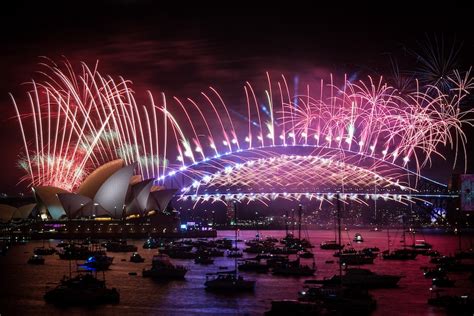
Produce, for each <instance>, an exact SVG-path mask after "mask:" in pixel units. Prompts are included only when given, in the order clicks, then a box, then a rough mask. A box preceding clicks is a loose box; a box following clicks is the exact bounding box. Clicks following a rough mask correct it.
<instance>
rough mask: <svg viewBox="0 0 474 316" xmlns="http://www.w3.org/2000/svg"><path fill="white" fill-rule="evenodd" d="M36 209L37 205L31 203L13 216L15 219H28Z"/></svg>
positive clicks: (19, 209) (18, 209) (21, 207)
mask: <svg viewBox="0 0 474 316" xmlns="http://www.w3.org/2000/svg"><path fill="white" fill-rule="evenodd" d="M35 207H36V203H30V204H26V205H23V206H20V207H19V208H17V210H16V211H15V213H14V214H13V219H27V218H28V217H29V216H30V215H31V212H33V210H34V208H35Z"/></svg>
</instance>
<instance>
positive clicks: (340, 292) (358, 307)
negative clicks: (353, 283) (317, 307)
mask: <svg viewBox="0 0 474 316" xmlns="http://www.w3.org/2000/svg"><path fill="white" fill-rule="evenodd" d="M298 300H299V301H302V302H321V303H322V307H323V308H324V309H325V310H326V311H327V312H329V314H330V315H332V313H334V312H335V313H336V314H337V315H340V314H342V315H346V314H348V315H349V314H352V315H368V314H370V313H371V312H372V311H374V310H375V308H376V306H377V302H376V301H375V299H374V298H373V297H372V296H371V295H370V294H369V293H368V291H367V289H363V288H357V287H344V286H340V285H329V286H326V285H325V286H319V287H310V288H306V289H304V290H303V291H300V292H299V293H298Z"/></svg>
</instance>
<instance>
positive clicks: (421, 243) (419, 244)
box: [411, 239, 433, 250]
mask: <svg viewBox="0 0 474 316" xmlns="http://www.w3.org/2000/svg"><path fill="white" fill-rule="evenodd" d="M411 248H413V249H420V250H430V249H431V248H433V246H432V245H431V244H429V243H427V242H426V241H425V240H424V239H422V240H416V241H415V243H414V244H413V245H411Z"/></svg>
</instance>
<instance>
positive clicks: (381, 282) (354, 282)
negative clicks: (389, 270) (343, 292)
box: [305, 269, 402, 289]
mask: <svg viewBox="0 0 474 316" xmlns="http://www.w3.org/2000/svg"><path fill="white" fill-rule="evenodd" d="M401 278H402V276H399V275H389V274H377V273H375V272H372V271H370V270H369V269H347V270H346V273H345V274H344V275H342V285H344V286H357V287H362V288H371V289H374V288H391V287H396V286H397V284H398V282H399V281H400V279H401ZM305 284H323V285H331V284H334V285H336V284H341V277H339V275H334V276H333V277H331V278H329V279H324V280H306V281H305Z"/></svg>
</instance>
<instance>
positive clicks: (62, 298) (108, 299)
mask: <svg viewBox="0 0 474 316" xmlns="http://www.w3.org/2000/svg"><path fill="white" fill-rule="evenodd" d="M44 300H45V301H46V302H48V303H53V304H56V305H65V306H68V305H85V306H89V305H96V304H115V303H118V302H119V301H120V294H119V292H118V291H117V289H115V288H112V289H109V288H107V287H106V286H105V280H99V279H97V278H96V277H94V276H93V275H92V274H90V273H88V274H78V275H77V276H75V277H73V278H71V277H69V278H68V277H64V278H63V279H62V280H61V282H60V284H59V285H58V286H57V287H56V288H54V289H52V290H49V291H47V292H46V294H45V295H44Z"/></svg>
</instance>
